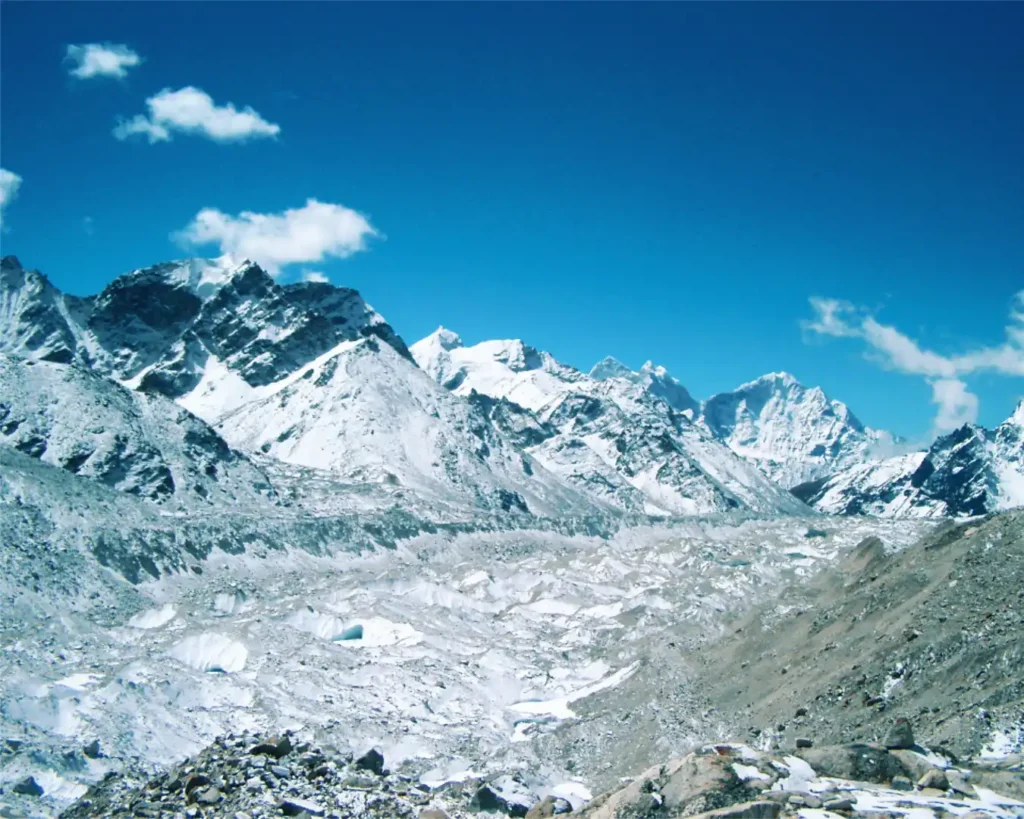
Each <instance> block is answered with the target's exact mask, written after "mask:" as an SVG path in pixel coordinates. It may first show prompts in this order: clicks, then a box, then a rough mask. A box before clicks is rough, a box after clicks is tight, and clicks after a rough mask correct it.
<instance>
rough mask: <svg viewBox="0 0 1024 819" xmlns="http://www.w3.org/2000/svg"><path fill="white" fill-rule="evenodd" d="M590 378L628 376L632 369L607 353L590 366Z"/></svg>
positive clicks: (600, 378) (631, 373)
mask: <svg viewBox="0 0 1024 819" xmlns="http://www.w3.org/2000/svg"><path fill="white" fill-rule="evenodd" d="M589 375H590V377H591V378H596V379H597V380H598V381H605V380H606V379H609V378H628V377H629V376H631V375H633V371H632V370H631V369H629V367H627V366H626V365H625V364H623V363H622V362H621V361H619V360H618V359H617V358H615V357H614V356H610V355H607V356H605V357H604V358H602V359H601V360H600V361H598V362H597V363H596V364H595V365H594V366H593V367H591V368H590V373H589Z"/></svg>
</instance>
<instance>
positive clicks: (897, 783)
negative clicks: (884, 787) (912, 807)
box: [892, 776, 914, 791]
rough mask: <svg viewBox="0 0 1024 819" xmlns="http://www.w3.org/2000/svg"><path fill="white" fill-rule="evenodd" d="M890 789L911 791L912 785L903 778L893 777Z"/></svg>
mask: <svg viewBox="0 0 1024 819" xmlns="http://www.w3.org/2000/svg"><path fill="white" fill-rule="evenodd" d="M892 789H893V790H894V791H912V790H914V783H913V782H911V781H910V780H909V779H908V778H907V777H905V776H894V777H893V778H892Z"/></svg>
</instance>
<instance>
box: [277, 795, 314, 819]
mask: <svg viewBox="0 0 1024 819" xmlns="http://www.w3.org/2000/svg"><path fill="white" fill-rule="evenodd" d="M278 808H279V809H280V811H281V813H283V814H284V815H285V816H302V815H303V814H308V815H309V816H323V815H324V813H325V811H324V809H323V808H322V807H320V805H318V804H317V803H316V802H313V801H311V800H309V799H298V798H297V797H294V796H289V797H288V798H286V799H282V800H281V802H280V804H279V805H278Z"/></svg>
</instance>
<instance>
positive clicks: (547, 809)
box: [526, 796, 572, 819]
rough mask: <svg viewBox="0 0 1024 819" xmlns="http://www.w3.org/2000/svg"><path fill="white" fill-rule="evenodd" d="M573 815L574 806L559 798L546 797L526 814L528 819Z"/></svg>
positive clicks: (547, 818)
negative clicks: (564, 814) (565, 814)
mask: <svg viewBox="0 0 1024 819" xmlns="http://www.w3.org/2000/svg"><path fill="white" fill-rule="evenodd" d="M563 813H572V805H570V804H569V803H568V802H567V801H565V800H564V799H561V798H559V797H557V796H546V797H544V799H543V800H541V801H540V802H538V803H537V804H536V805H534V806H533V807H532V808H530V809H529V810H528V811H527V812H526V819H550V817H552V816H561V815H562V814H563Z"/></svg>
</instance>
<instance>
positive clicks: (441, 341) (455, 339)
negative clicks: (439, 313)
mask: <svg viewBox="0 0 1024 819" xmlns="http://www.w3.org/2000/svg"><path fill="white" fill-rule="evenodd" d="M427 338H428V339H429V338H433V339H435V340H436V343H437V344H438V345H439V346H440V347H441V349H443V350H454V349H455V348H456V347H461V346H462V337H461V336H460V335H459V334H458V333H456V332H453V331H452V330H449V329H447V328H445V327H443V326H441V325H438V327H437V329H436V330H434V332H433V333H431V334H430V335H429V336H427Z"/></svg>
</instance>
